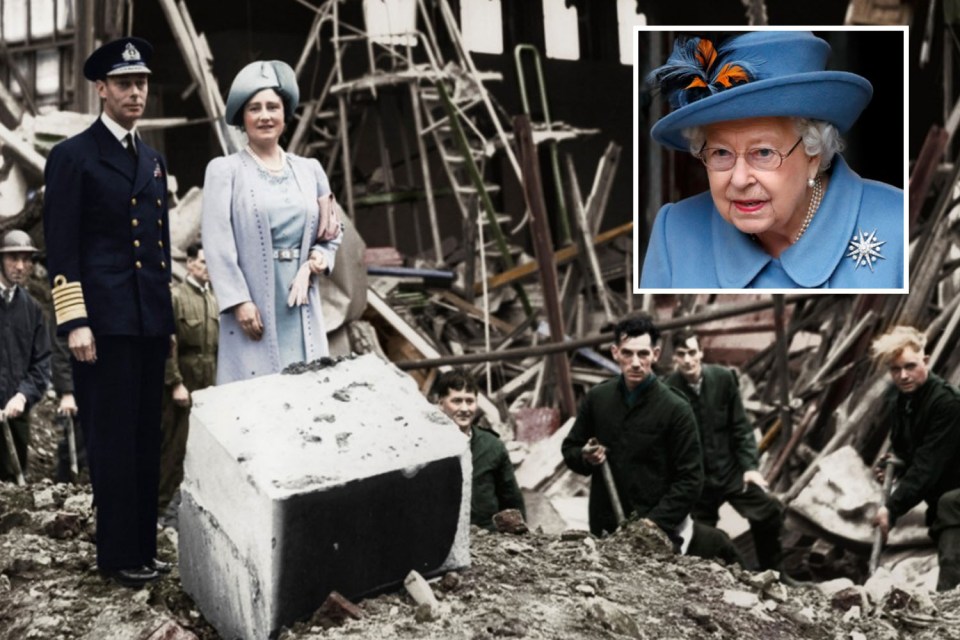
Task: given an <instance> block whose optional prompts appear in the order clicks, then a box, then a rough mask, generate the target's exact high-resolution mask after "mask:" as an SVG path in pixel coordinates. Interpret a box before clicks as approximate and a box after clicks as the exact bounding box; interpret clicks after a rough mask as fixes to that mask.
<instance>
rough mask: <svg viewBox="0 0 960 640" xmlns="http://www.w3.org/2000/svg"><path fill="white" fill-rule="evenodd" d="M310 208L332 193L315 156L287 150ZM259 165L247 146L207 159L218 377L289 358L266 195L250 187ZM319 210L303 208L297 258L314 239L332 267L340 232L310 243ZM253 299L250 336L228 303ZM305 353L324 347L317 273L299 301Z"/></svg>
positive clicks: (272, 367)
mask: <svg viewBox="0 0 960 640" xmlns="http://www.w3.org/2000/svg"><path fill="white" fill-rule="evenodd" d="M287 158H288V159H289V160H290V163H291V166H292V167H293V173H294V177H295V178H296V183H297V185H298V186H299V190H300V194H301V197H302V198H303V199H304V203H305V206H306V207H308V209H307V210H308V211H317V210H318V205H317V197H318V196H322V195H326V194H328V193H330V185H329V182H328V180H327V176H326V174H325V173H324V171H323V168H322V167H321V166H320V163H319V162H317V161H316V160H314V159H308V158H301V157H299V156H294V155H290V154H288V155H287ZM257 171H258V169H257V165H256V163H255V162H254V160H253V159H252V158H251V157H250V156H249V155H248V154H247V153H246V152H245V151H240V152H238V153H234V154H232V155H230V156H227V157H223V158H216V159H214V160H212V161H211V162H210V164H208V165H207V173H206V177H205V178H204V185H203V236H202V237H203V253H204V256H205V258H206V260H207V268H208V269H209V270H210V282H211V283H212V284H213V288H214V291H215V292H216V295H217V303H218V304H219V307H220V346H219V349H218V356H217V384H224V383H227V382H233V381H235V380H245V379H247V378H253V377H256V376H262V375H266V374H269V373H278V372H279V371H281V370H282V369H283V368H284V367H285V366H287V365H288V364H290V363H287V362H281V361H280V351H279V343H278V337H277V332H276V323H275V321H274V308H275V307H274V267H273V260H274V258H273V245H272V242H271V235H270V221H269V215H268V213H267V209H268V208H269V203H267V202H263V201H262V195H261V194H260V193H259V192H258V191H257V189H256V188H255V187H256V185H257V183H258V178H257ZM318 224H319V215H308V216H307V217H306V223H305V227H304V230H303V237H302V239H301V241H300V263H301V264H303V263H304V262H306V261H307V259H308V258H309V253H310V249H311V247H314V248H315V249H317V248H318V249H319V250H321V251H323V252H324V254H325V255H326V258H327V264H328V265H329V269H330V270H333V264H334V256H335V254H336V250H337V247H338V246H339V245H340V240H341V239H342V237H343V234H342V233H341V234H340V236H338V237H337V238H336V239H335V240H332V241H330V242H325V243H322V244H320V245H314V239H315V238H316V237H317V226H318ZM247 301H252V302H253V303H254V304H256V305H257V308H258V309H259V310H260V316H261V318H262V319H263V324H264V333H263V338H261V339H260V341H258V342H254V341H253V340H250V339H249V338H247V336H246V335H245V334H244V333H243V330H242V329H241V328H240V325H239V324H238V323H237V321H236V319H235V318H234V315H233V307H235V306H236V305H238V304H240V303H241V302H247ZM300 315H301V319H302V322H303V334H304V338H305V343H306V354H307V361H308V362H309V361H311V360H315V359H317V358H320V357H322V356H326V355H328V352H329V349H328V345H327V334H326V331H325V330H324V326H323V313H322V309H321V306H320V295H319V289H318V285H317V276H314V278H313V285H312V286H311V287H310V292H309V304H307V305H304V306H302V307H301V308H300Z"/></svg>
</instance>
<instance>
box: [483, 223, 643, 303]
mask: <svg viewBox="0 0 960 640" xmlns="http://www.w3.org/2000/svg"><path fill="white" fill-rule="evenodd" d="M632 231H633V223H632V222H627V223H625V224H622V225H620V226H619V227H614V228H613V229H608V230H606V231H604V232H603V233H600V234H598V235H596V236H594V238H593V246H595V247H597V246H600V245H602V244H606V243H608V242H610V241H611V240H614V239H616V238H619V237H620V236H623V235H628V234H630V233H631V232H632ZM579 253H580V248H579V247H576V246H573V245H571V246H569V247H564V248H562V249H560V250H559V251H557V252H556V253H554V254H553V260H554V262H555V263H556V265H557V266H560V265H563V264H566V263H568V262H570V261H571V260H574V259H575V258H576V257H577V255H578V254H579ZM537 268H538V265H537V263H536V262H525V263H524V264H521V265H519V266H516V267H514V268H513V269H507V270H506V271H504V272H503V273H500V274H497V275H495V276H493V277H491V278H489V279H488V280H487V287H489V288H490V289H499V288H500V287H505V286H507V285H509V284H513V283H514V282H516V281H517V280H521V279H523V278H526V277H527V276H531V275H533V274H535V273H536V272H537ZM482 288H483V283H482V282H478V283H476V284H474V287H473V289H474V291H475V292H476V293H480V292H481V290H482Z"/></svg>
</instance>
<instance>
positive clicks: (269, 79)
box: [224, 60, 300, 127]
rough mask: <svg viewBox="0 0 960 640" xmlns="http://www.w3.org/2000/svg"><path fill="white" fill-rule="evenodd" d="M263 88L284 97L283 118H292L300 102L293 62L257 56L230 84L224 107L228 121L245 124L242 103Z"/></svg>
mask: <svg viewBox="0 0 960 640" xmlns="http://www.w3.org/2000/svg"><path fill="white" fill-rule="evenodd" d="M264 89H273V90H274V91H276V92H277V95H279V96H280V99H281V100H283V110H284V111H283V117H284V120H286V121H289V120H290V118H292V117H293V112H294V110H295V109H296V108H297V104H298V103H299V102H300V87H299V86H298V85H297V74H296V73H295V72H294V70H293V69H292V68H291V67H290V65H288V64H287V63H286V62H283V61H281V60H258V61H257V62H251V63H250V64H248V65H247V66H245V67H244V68H243V69H241V70H240V73H238V74H237V77H235V78H234V79H233V83H232V84H231V85H230V91H229V93H227V104H226V108H225V109H224V117H225V118H226V120H227V124H234V125H237V126H238V127H241V126H243V105H245V104H246V103H247V100H249V99H250V98H252V97H253V96H254V95H255V94H256V93H258V92H260V91H263V90H264Z"/></svg>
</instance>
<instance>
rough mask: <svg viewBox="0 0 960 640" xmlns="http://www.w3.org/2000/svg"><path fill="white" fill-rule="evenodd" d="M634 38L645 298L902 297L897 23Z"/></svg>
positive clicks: (901, 92)
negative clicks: (720, 294)
mask: <svg viewBox="0 0 960 640" xmlns="http://www.w3.org/2000/svg"><path fill="white" fill-rule="evenodd" d="M636 35H637V42H636V45H637V50H636V54H637V55H636V58H635V59H636V76H635V114H634V115H635V133H636V136H635V138H636V140H635V146H634V154H635V155H634V166H635V167H636V168H637V177H636V184H635V211H636V220H635V221H636V224H635V234H636V235H635V250H636V261H637V271H638V278H637V290H638V291H641V290H642V291H651V290H654V291H656V290H671V291H672V290H677V289H682V290H696V291H703V290H712V289H722V290H724V291H727V292H729V291H730V290H752V289H760V288H763V289H775V290H795V289H825V290H827V289H829V290H831V292H837V293H839V292H853V291H860V290H864V289H870V290H876V291H878V292H880V291H884V292H906V291H907V278H906V271H907V269H906V266H907V243H906V242H905V238H906V210H907V208H906V197H905V193H904V190H903V189H904V185H905V182H906V169H907V161H906V154H905V148H906V115H907V114H906V94H905V91H906V86H907V81H906V78H905V75H906V71H905V68H906V67H905V57H904V56H905V50H906V30H905V28H886V29H882V30H878V29H877V28H871V29H869V30H866V29H863V30H858V29H854V28H851V27H845V28H844V30H833V31H817V32H811V31H807V30H772V29H764V30H754V31H736V32H734V31H712V32H711V31H685V30H681V29H679V28H673V29H670V30H662V29H658V30H638V31H637V34H636Z"/></svg>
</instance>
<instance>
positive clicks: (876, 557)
mask: <svg viewBox="0 0 960 640" xmlns="http://www.w3.org/2000/svg"><path fill="white" fill-rule="evenodd" d="M901 467H903V460H901V459H900V458H898V457H896V456H895V455H893V454H890V455H889V456H888V457H887V459H886V461H885V462H884V470H883V491H882V492H881V496H882V497H881V498H880V507H883V506H885V505H886V504H887V498H889V497H890V487H891V486H893V472H894V470H896V469H899V468H901ZM878 508H879V507H878ZM882 549H883V532H882V531H880V527H877V528H876V530H875V531H874V532H873V549H871V550H870V575H871V576H872V575H873V574H874V573H876V571H877V567H879V566H880V551H881V550H882Z"/></svg>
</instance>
